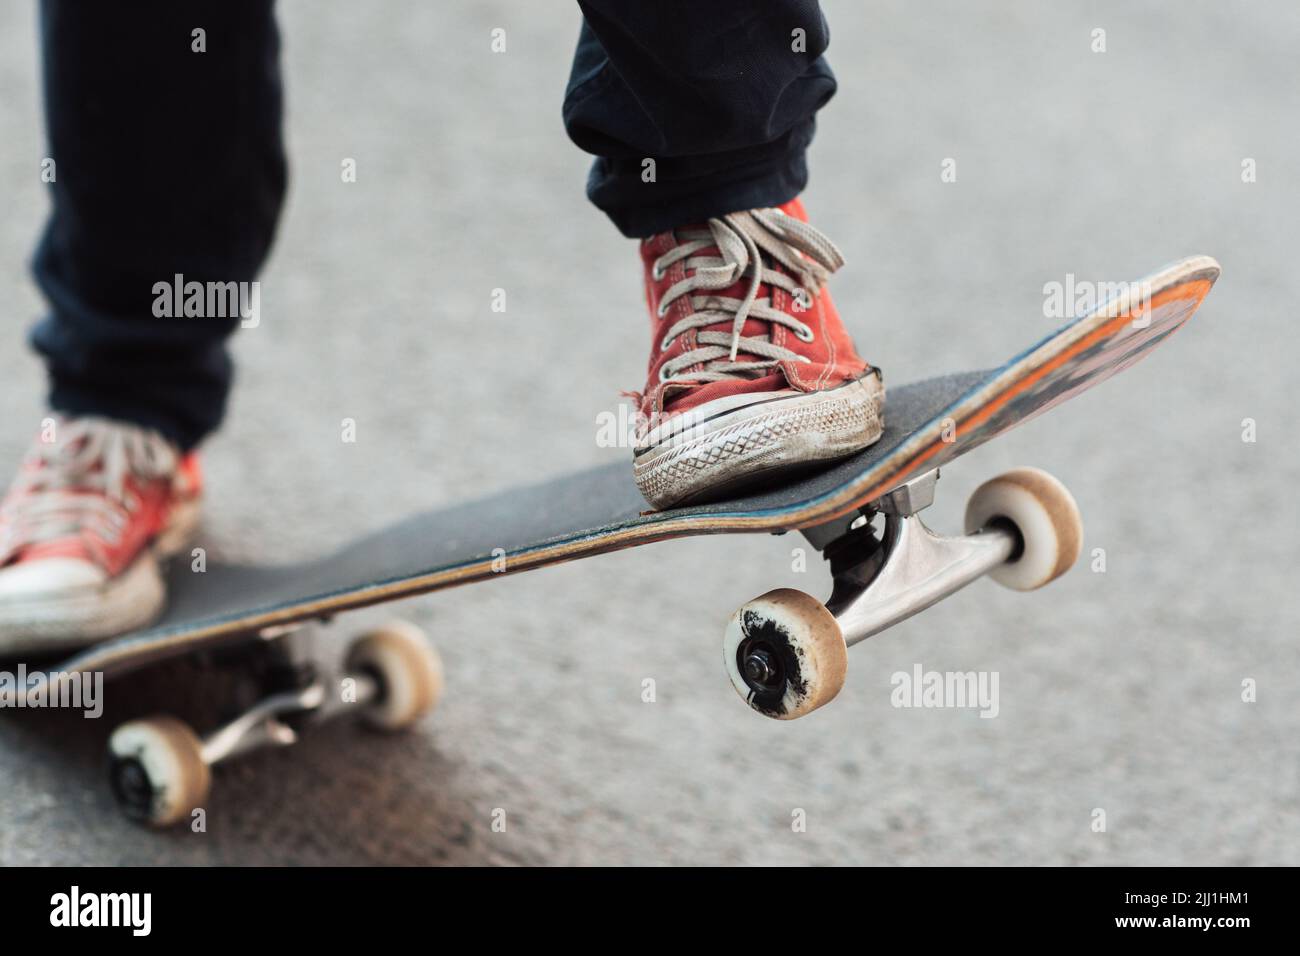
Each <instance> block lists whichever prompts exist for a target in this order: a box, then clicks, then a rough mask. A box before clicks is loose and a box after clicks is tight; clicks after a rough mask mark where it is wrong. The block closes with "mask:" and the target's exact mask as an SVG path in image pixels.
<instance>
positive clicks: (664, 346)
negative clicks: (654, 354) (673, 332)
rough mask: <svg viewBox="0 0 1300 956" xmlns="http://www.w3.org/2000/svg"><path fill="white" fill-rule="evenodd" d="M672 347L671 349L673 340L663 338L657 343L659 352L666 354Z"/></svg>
mask: <svg viewBox="0 0 1300 956" xmlns="http://www.w3.org/2000/svg"><path fill="white" fill-rule="evenodd" d="M674 337H675V336H674ZM672 347H673V340H672V339H670V338H667V337H665V338H664V340H663V341H662V342H660V343H659V351H660V352H667V351H668V350H669V349H670V348H672Z"/></svg>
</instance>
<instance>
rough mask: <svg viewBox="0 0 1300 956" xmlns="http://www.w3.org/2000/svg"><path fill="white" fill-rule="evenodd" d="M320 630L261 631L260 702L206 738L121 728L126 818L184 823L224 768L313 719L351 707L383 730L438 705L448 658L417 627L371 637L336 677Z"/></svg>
mask: <svg viewBox="0 0 1300 956" xmlns="http://www.w3.org/2000/svg"><path fill="white" fill-rule="evenodd" d="M317 626H318V624H317V623H315V622H309V623H306V624H302V625H297V626H292V627H279V626H277V627H273V628H265V629H263V630H262V631H260V632H258V634H257V635H256V636H257V637H259V638H261V639H262V640H261V642H260V646H261V647H262V652H261V653H260V654H255V655H246V656H245V657H244V659H243V661H242V663H243V664H244V666H245V667H247V668H249V670H250V671H252V672H254V674H255V676H256V678H257V683H258V684H259V688H258V691H259V694H260V696H259V699H257V700H256V702H254V703H253V704H252V705H251V706H249V707H248V708H246V709H245V710H244V711H243V712H242V713H240V714H239V715H238V716H236V717H235V718H234V719H232V720H230V721H228V722H227V723H225V724H222V725H221V726H220V727H218V728H216V729H215V730H213V731H212V732H210V733H208V734H206V735H205V736H202V737H200V736H199V735H198V734H196V733H195V732H194V731H193V730H192V729H191V728H190V727H189V726H187V725H186V724H185V723H183V722H182V721H180V720H177V719H176V718H174V717H169V716H157V717H150V718H145V719H143V720H133V721H129V722H128V723H125V724H123V725H122V726H120V727H118V728H117V729H116V730H114V731H113V734H112V736H111V737H110V739H109V750H110V754H111V763H110V781H111V783H112V787H113V793H114V795H115V796H116V797H117V799H118V802H119V803H120V804H121V806H122V808H123V810H124V811H125V812H126V813H127V815H128V816H131V817H132V818H134V819H137V820H140V821H142V822H145V823H150V824H153V825H155V826H167V825H169V824H173V823H177V822H180V821H181V820H183V819H185V818H186V817H187V816H188V815H189V814H190V813H191V812H192V811H193V810H195V809H196V808H198V807H200V806H202V805H203V803H204V801H205V800H206V798H207V794H208V790H209V788H210V786H211V770H212V767H213V766H215V765H216V764H219V763H222V762H224V761H226V760H230V759H232V758H234V757H238V756H240V755H242V754H246V753H249V752H252V751H255V750H261V749H264V748H267V747H286V746H289V745H290V744H293V743H296V742H297V741H298V739H299V735H300V734H301V732H302V731H303V730H304V729H305V728H306V727H307V726H308V725H309V724H317V723H323V722H325V721H329V720H332V719H334V718H335V717H339V716H341V715H342V714H344V713H353V714H356V715H358V716H359V717H361V719H362V720H364V721H365V722H366V723H367V724H369V725H370V726H372V727H375V728H378V729H381V730H402V729H405V728H406V727H408V726H410V725H411V724H413V723H415V721H417V720H418V719H419V718H421V717H423V716H424V715H425V714H426V713H428V712H429V711H430V710H432V709H433V708H434V706H435V705H436V704H437V700H438V697H439V696H440V694H441V692H442V664H441V662H440V661H439V659H438V656H437V654H436V653H435V652H434V650H433V648H432V646H431V645H430V644H429V643H428V640H427V639H426V638H425V637H424V635H423V633H422V632H421V631H420V630H419V629H418V628H416V627H413V626H412V625H409V624H406V623H404V622H392V623H390V624H388V625H385V626H384V627H381V628H377V629H375V630H372V631H369V632H367V633H365V634H363V635H362V636H361V637H359V638H357V640H356V641H354V642H353V643H352V645H351V647H350V648H349V650H348V653H347V658H346V661H345V663H344V665H343V668H342V671H341V672H340V673H339V674H337V675H334V674H330V673H324V672H322V671H321V670H319V669H318V668H316V667H315V666H313V665H312V663H311V660H312V659H311V657H310V656H309V655H308V653H307V650H306V645H307V640H308V638H309V637H310V636H311V635H310V633H309V632H310V631H311V630H313V629H314V628H316V627H317ZM336 676H337V678H338V680H337V682H336V681H335V679H334V678H335V677H336Z"/></svg>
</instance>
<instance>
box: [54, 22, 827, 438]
mask: <svg viewBox="0 0 1300 956" xmlns="http://www.w3.org/2000/svg"><path fill="white" fill-rule="evenodd" d="M579 2H580V5H581V7H582V11H583V14H584V16H585V18H586V23H585V24H584V26H583V28H582V33H581V36H580V39H579V43H578V50H577V54H576V56H575V59H574V64H573V72H572V76H571V79H570V82H569V87H568V90H567V91H566V95H565V100H564V114H563V115H564V122H565V126H566V128H567V130H568V132H569V135H570V137H572V139H573V141H574V142H575V143H577V144H578V146H580V147H581V148H583V149H584V150H587V151H588V152H591V153H594V154H595V155H596V156H597V159H596V161H595V164H594V165H593V168H592V171H591V176H590V178H589V180H588V184H587V193H588V195H589V196H590V198H591V200H592V201H593V202H594V203H595V204H596V205H597V206H598V207H600V208H601V209H602V210H604V211H605V212H606V213H608V214H609V216H610V218H611V219H612V220H613V221H614V223H615V225H616V226H618V228H619V229H620V230H621V231H622V232H623V233H624V234H625V235H628V236H645V235H651V234H653V233H655V232H659V231H662V230H664V229H668V228H672V227H673V226H677V225H681V224H683V223H685V222H690V221H697V220H700V219H703V218H706V217H708V216H711V215H719V214H722V213H724V212H729V211H732V210H737V209H748V208H752V207H755V206H770V205H777V204H779V203H782V202H784V201H785V200H787V199H790V198H791V197H793V196H795V195H796V194H798V193H799V192H800V191H801V190H802V188H803V186H804V183H805V181H806V179H807V172H806V169H805V165H804V150H805V148H806V147H807V145H808V143H809V141H810V140H811V139H812V134H813V114H814V113H815V112H816V110H817V109H818V108H819V107H820V106H821V105H822V104H823V103H825V102H826V100H828V99H829V98H830V96H831V95H832V94H833V93H834V91H835V80H834V78H833V77H832V75H831V73H830V70H829V69H828V68H827V67H826V64H825V61H824V60H822V59H821V54H822V52H823V50H824V49H825V47H826V43H827V30H826V24H825V21H824V20H823V18H822V15H821V12H820V10H819V9H818V6H817V3H816V2H815V0H764V2H763V3H752V2H746V0H729V2H725V3H724V2H721V0H707V2H706V0H654V2H653V3H651V2H645V3H641V2H630V0H579ZM273 6H274V4H273V0H186V2H185V3H178V2H176V0H132V2H131V3H129V4H120V3H85V2H78V0H43V2H42V4H41V29H42V42H43V48H44V63H45V67H44V84H45V108H46V121H47V124H48V130H49V140H50V156H51V157H52V158H53V159H54V161H55V164H56V166H55V171H56V176H55V180H54V182H53V183H52V184H51V195H52V198H53V210H52V213H51V215H50V219H49V222H48V224H47V226H46V229H45V233H44V235H43V237H42V239H41V243H40V246H39V248H38V250H37V253H36V258H35V263H34V269H35V274H36V280H37V283H38V285H39V286H40V288H41V290H42V292H44V294H45V296H46V298H47V299H48V301H49V305H50V313H49V315H48V316H47V317H46V318H44V319H43V320H42V321H41V322H40V323H38V324H37V326H36V327H35V329H34V330H33V332H32V342H33V344H34V346H35V347H36V349H37V350H38V351H39V352H40V353H41V354H42V355H43V356H44V357H45V360H46V362H47V365H48V368H49V373H50V380H51V392H50V402H51V406H52V407H53V408H54V409H55V410H57V411H62V412H67V413H70V414H97V415H103V416H107V417H110V418H118V419H123V420H126V421H132V422H137V423H140V424H144V425H148V426H151V427H153V428H157V429H158V430H159V431H161V432H163V433H164V434H166V435H167V436H169V437H170V438H172V439H173V440H175V441H177V442H179V443H180V444H181V445H182V446H184V447H186V448H190V447H193V446H194V445H196V444H198V442H199V441H200V440H201V439H202V438H203V437H204V436H205V435H207V434H208V433H209V432H211V431H212V430H213V429H215V428H216V427H217V425H218V424H219V423H220V421H221V418H222V415H223V413H224V411H225V405H226V397H227V394H228V392H229V389H230V382H231V375H232V367H231V362H230V357H229V355H228V353H227V351H226V348H225V342H226V338H227V337H228V336H229V334H230V332H231V331H232V330H233V329H234V328H235V327H236V326H237V325H238V324H239V318H238V317H237V316H235V317H232V318H213V317H202V318H199V317H190V318H185V317H171V316H167V317H159V316H157V315H156V314H155V304H156V297H157V292H156V290H155V286H156V285H157V284H158V283H160V282H162V283H169V284H170V283H171V282H172V280H173V277H174V276H176V275H183V276H184V279H185V281H186V282H200V283H209V282H212V283H232V282H233V283H238V282H247V281H251V280H253V279H254V278H255V277H256V275H257V272H258V270H259V269H260V268H261V265H262V263H263V261H264V260H265V258H266V255H267V252H268V250H269V249H270V246H271V242H272V239H273V238H274V234H275V227H276V222H277V219H278V217H279V213H280V208H281V205H282V202H283V199H284V192H285V178H286V170H285V158H284V148H283V140H282V138H281V131H280V126H281V113H282V97H281V87H280V76H279V36H278V33H277V30H276V26H275V19H274V14H273ZM200 26H201V27H202V28H203V29H204V30H206V52H203V53H196V52H193V51H192V49H191V44H192V42H193V40H192V37H191V31H192V30H193V29H194V28H195V27H200ZM796 30H799V31H804V43H805V47H804V49H802V50H796V49H795V48H796V46H797V43H796V34H795V32H794V31H796ZM484 42H485V43H486V42H487V38H486V37H485V38H484ZM646 160H653V161H654V170H653V177H650V176H649V175H647V174H646V169H647V164H646V162H645V161H646ZM648 180H651V181H648Z"/></svg>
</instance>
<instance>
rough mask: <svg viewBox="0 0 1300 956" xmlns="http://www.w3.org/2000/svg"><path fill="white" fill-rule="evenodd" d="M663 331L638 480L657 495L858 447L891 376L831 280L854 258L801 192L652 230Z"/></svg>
mask: <svg viewBox="0 0 1300 956" xmlns="http://www.w3.org/2000/svg"><path fill="white" fill-rule="evenodd" d="M641 259H642V263H643V265H644V267H645V277H646V278H645V281H646V299H647V300H648V303H649V306H650V312H651V319H652V323H653V329H654V343H653V345H652V347H651V353H650V375H649V380H648V382H647V384H646V387H645V391H644V392H643V393H639V394H636V395H635V396H634V397H635V398H636V399H637V400H638V401H639V403H640V408H639V412H640V415H639V418H638V424H639V426H640V427H639V428H638V431H637V443H636V447H635V453H634V458H633V463H634V464H633V467H634V470H635V474H636V483H637V487H638V488H640V489H641V493H642V494H643V495H645V497H646V500H647V501H649V502H650V503H651V504H652V505H654V506H655V507H658V508H664V507H668V506H670V505H676V504H685V503H691V502H698V501H701V500H704V499H706V498H711V497H720V496H722V495H724V494H731V493H734V492H735V491H737V490H738V489H740V488H742V487H744V486H747V485H751V484H755V483H759V482H766V481H767V480H769V479H771V478H772V477H774V476H776V475H779V474H781V473H783V472H789V471H792V470H795V469H799V468H806V467H808V466H810V465H814V464H816V463H818V462H826V461H831V460H833V459H836V458H842V457H844V456H846V455H851V454H853V453H854V452H856V451H858V450H860V449H862V448H865V447H866V446H868V445H870V444H871V443H872V442H874V441H875V440H876V439H878V438H879V437H880V432H881V427H882V425H881V409H882V406H883V404H884V398H885V389H884V385H883V383H882V381H881V376H880V372H879V370H878V369H875V368H872V367H871V366H870V365H868V364H867V363H866V362H864V361H863V360H862V359H861V358H859V357H858V353H857V351H856V350H855V349H854V347H853V342H852V341H851V340H850V338H849V336H848V333H846V332H845V330H844V326H843V325H842V324H841V322H840V317H839V314H838V313H837V312H836V311H835V306H834V305H833V304H832V302H831V297H830V293H829V292H828V291H827V290H826V289H825V288H824V285H825V281H826V279H827V278H828V277H829V276H830V274H831V273H832V272H834V271H835V270H836V269H838V268H839V267H840V266H841V265H842V264H843V262H844V260H843V258H842V257H841V256H840V252H839V250H838V249H836V248H835V245H834V243H832V242H831V241H830V240H829V239H827V238H826V237H825V236H824V235H822V234H821V233H820V232H818V231H817V230H816V229H814V228H813V227H812V226H810V225H808V221H807V217H806V215H805V214H804V210H803V206H802V204H801V203H800V202H799V200H798V199H794V200H791V201H790V202H788V203H786V204H785V205H784V206H782V207H781V208H779V209H752V210H750V211H748V212H740V213H730V214H728V215H726V216H722V217H720V218H717V219H710V220H709V221H708V222H707V223H703V224H701V225H696V226H686V227H683V228H680V229H674V230H670V231H669V232H664V233H660V234H659V235H657V236H653V237H652V238H650V239H646V240H644V241H643V242H642V243H641Z"/></svg>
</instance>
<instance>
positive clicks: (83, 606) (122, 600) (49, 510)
mask: <svg viewBox="0 0 1300 956" xmlns="http://www.w3.org/2000/svg"><path fill="white" fill-rule="evenodd" d="M54 437H55V440H54V441H50V442H44V441H39V440H38V441H37V442H36V443H35V444H34V445H33V446H32V449H31V451H30V452H29V453H28V455H27V457H26V458H25V459H24V461H23V464H22V467H21V469H20V470H19V473H18V477H17V478H16V479H15V480H14V483H13V485H12V486H11V487H10V489H9V492H8V494H7V495H6V496H5V498H4V500H3V502H0V653H5V654H9V653H14V652H36V653H40V652H42V651H47V650H48V651H54V650H62V649H66V648H69V647H76V646H79V645H83V644H89V643H91V642H93V641H95V640H97V639H99V638H103V637H110V636H112V635H114V634H120V633H122V632H124V631H129V630H132V629H134V628H137V627H143V626H145V625H146V624H148V623H149V621H151V620H153V618H154V617H156V616H157V614H158V613H159V612H160V611H161V610H162V607H163V603H164V600H165V594H164V589H163V579H162V572H161V568H160V560H159V559H160V558H162V557H164V556H166V555H169V554H172V553H175V552H176V551H179V550H180V549H181V548H183V547H184V546H185V543H186V540H187V539H188V537H189V535H190V533H191V532H192V531H193V529H194V527H195V525H196V524H197V522H198V510H199V497H200V493H201V489H202V482H201V479H200V475H199V467H198V459H197V457H196V456H194V455H189V456H186V457H184V458H182V457H181V456H180V455H179V454H178V453H177V451H176V449H175V448H174V447H173V446H172V445H171V444H170V443H168V442H167V441H166V440H165V439H164V438H162V437H161V436H159V435H158V434H157V433H155V432H152V431H148V430H146V429H143V428H138V427H136V426H133V425H128V424H125V423H122V422H113V421H109V420H107V419H103V418H69V419H56V420H55V424H54Z"/></svg>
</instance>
